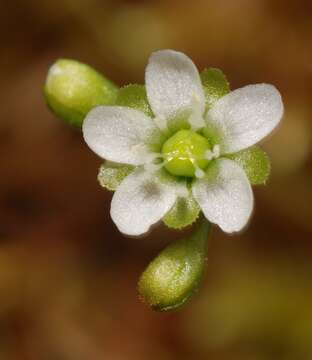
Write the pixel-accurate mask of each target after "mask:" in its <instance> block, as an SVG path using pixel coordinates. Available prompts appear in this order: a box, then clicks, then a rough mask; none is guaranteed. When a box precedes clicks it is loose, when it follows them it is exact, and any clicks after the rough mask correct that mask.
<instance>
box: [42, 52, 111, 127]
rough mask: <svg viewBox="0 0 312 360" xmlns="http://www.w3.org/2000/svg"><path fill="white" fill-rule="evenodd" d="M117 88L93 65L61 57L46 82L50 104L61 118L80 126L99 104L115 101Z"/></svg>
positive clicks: (46, 91)
mask: <svg viewBox="0 0 312 360" xmlns="http://www.w3.org/2000/svg"><path fill="white" fill-rule="evenodd" d="M117 90H118V88H117V87H116V86H115V85H114V84H113V83H112V82H111V81H109V80H108V79H106V78H105V77H104V76H102V75H101V74H99V73H98V72H97V71H95V70H94V69H92V68H91V67H90V66H88V65H85V64H82V63H80V62H78V61H75V60H67V59H60V60H58V61H56V62H55V64H53V65H52V66H51V68H50V69H49V72H48V76H47V79H46V83H45V86H44V96H45V98H46V101H47V104H48V106H49V107H50V108H51V110H52V111H53V112H54V113H55V114H56V115H57V116H58V117H59V118H61V119H63V120H65V121H66V122H68V123H70V124H71V125H75V126H77V127H81V125H82V121H83V119H84V118H85V116H86V114H87V113H88V112H89V111H90V110H91V109H92V108H94V107H95V106H98V105H113V104H114V103H115V99H116V95H117Z"/></svg>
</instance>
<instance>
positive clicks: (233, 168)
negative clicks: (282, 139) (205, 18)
mask: <svg viewBox="0 0 312 360" xmlns="http://www.w3.org/2000/svg"><path fill="white" fill-rule="evenodd" d="M145 79H146V91H147V97H148V101H149V104H150V106H151V109H152V111H153V113H154V115H155V118H153V119H152V118H149V117H148V116H146V115H145V114H144V113H142V112H140V111H137V110H134V109H131V108H127V107H119V106H99V107H97V108H95V109H93V110H92V111H91V112H90V113H89V114H88V115H87V117H86V119H85V120H84V123H83V135H84V139H85V141H86V143H87V144H88V145H89V147H90V148H91V149H92V150H93V151H94V152H95V153H96V154H97V155H99V156H100V157H102V158H104V159H106V160H109V161H113V162H117V163H122V164H130V165H135V166H136V169H135V170H134V172H133V173H131V174H130V175H128V176H127V177H126V178H125V179H124V180H123V181H122V183H121V184H120V186H119V187H118V188H117V190H116V192H115V194H114V196H113V200H112V204H111V216H112V219H113V221H114V222H115V224H116V225H117V227H118V228H119V230H120V231H121V232H123V233H125V234H129V235H140V234H142V233H145V232H146V231H148V229H149V228H150V226H151V225H153V224H155V223H156V222H158V221H159V220H160V219H161V218H162V217H163V216H164V215H165V214H166V213H167V212H168V211H169V210H170V209H171V208H172V206H173V205H174V203H175V201H176V200H177V198H178V197H181V196H187V194H188V191H189V190H188V189H189V187H187V186H186V182H185V181H182V180H181V179H183V178H181V177H178V176H177V177H174V176H172V175H169V174H168V175H167V176H165V175H164V173H165V172H166V171H164V170H161V169H160V168H161V167H162V166H163V165H165V166H166V159H165V162H163V163H159V162H157V163H156V162H155V159H158V160H159V159H160V158H164V155H163V154H162V153H161V149H162V145H163V143H164V141H165V140H166V137H168V128H170V124H171V122H172V121H173V120H174V119H176V118H177V116H178V115H179V116H181V114H183V116H184V118H185V119H186V120H187V121H188V122H189V124H190V127H191V129H192V131H193V132H197V131H198V132H199V131H201V132H200V134H204V135H205V136H206V137H207V138H208V140H211V139H213V145H214V146H213V147H212V148H211V149H209V150H207V151H206V152H205V160H207V162H209V164H208V166H206V167H205V168H204V169H203V168H201V167H200V166H198V165H197V164H196V161H193V160H194V159H193V158H191V155H190V160H191V161H192V163H193V164H194V167H195V172H194V174H195V177H194V179H193V181H192V184H191V191H192V194H193V196H194V198H195V199H196V201H197V202H198V204H199V205H200V207H201V210H202V212H203V213H204V215H205V217H206V218H207V219H208V220H209V221H210V222H212V223H215V224H218V225H219V226H220V227H221V228H222V229H223V230H224V231H226V232H229V233H231V232H236V231H239V230H241V229H242V228H243V227H244V226H245V225H246V224H247V222H248V220H249V218H250V215H251V213H252V209H253V193H252V189H251V185H250V183H249V181H248V179H247V176H246V174H245V172H244V170H243V169H242V168H241V167H240V166H239V165H238V164H237V163H236V162H234V161H232V160H230V159H228V158H225V157H223V155H226V154H231V153H234V152H237V151H239V150H242V149H245V148H248V147H250V146H251V145H254V144H255V143H257V142H258V141H260V140H261V139H263V138H264V137H265V136H267V135H268V134H269V133H270V132H271V131H272V130H273V129H274V128H275V127H276V126H277V124H278V123H279V121H280V119H281V117H282V114H283V103H282V100H281V96H280V94H279V92H278V91H277V89H276V88H275V87H273V86H272V85H267V84H256V85H249V86H245V87H243V88H241V89H237V90H234V91H232V92H230V93H229V94H227V95H225V96H224V97H222V98H221V99H219V100H217V101H216V102H215V104H214V105H213V107H212V108H211V109H210V110H209V111H207V112H205V96H204V90H203V87H202V83H201V80H200V76H199V73H198V71H197V69H196V67H195V65H194V64H193V62H192V61H191V60H190V59H189V58H188V57H187V56H186V55H184V54H182V53H179V52H175V51H172V50H162V51H158V52H155V53H153V54H152V55H151V57H150V59H149V63H148V66H147V68H146V74H145ZM171 135H172V134H171ZM210 137H211V139H210ZM205 141H206V140H205ZM211 160H213V161H211Z"/></svg>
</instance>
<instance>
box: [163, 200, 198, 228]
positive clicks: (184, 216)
mask: <svg viewBox="0 0 312 360" xmlns="http://www.w3.org/2000/svg"><path fill="white" fill-rule="evenodd" d="M199 213H200V207H199V206H198V203H197V201H195V199H194V198H193V196H191V195H189V196H188V197H179V198H178V199H177V200H176V202H175V204H174V205H173V207H172V209H171V210H170V211H169V212H168V213H167V214H166V215H165V216H164V217H163V219H162V221H163V223H164V224H165V225H166V226H168V227H169V228H171V229H176V230H180V229H183V228H184V227H186V226H189V225H191V224H193V223H194V222H195V221H196V220H197V219H198V216H199Z"/></svg>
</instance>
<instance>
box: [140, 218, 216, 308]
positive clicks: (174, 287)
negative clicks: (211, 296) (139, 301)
mask: <svg viewBox="0 0 312 360" xmlns="http://www.w3.org/2000/svg"><path fill="white" fill-rule="evenodd" d="M209 229H210V224H209V223H208V222H207V221H206V220H203V222H202V223H201V224H200V225H199V226H198V228H197V229H196V230H195V232H194V233H193V234H192V235H190V236H189V237H186V238H184V239H182V240H178V241H176V242H174V243H172V244H170V245H169V246H168V247H167V248H165V249H164V250H163V251H162V252H161V253H160V254H159V255H158V256H157V257H156V258H155V259H154V260H153V261H152V262H151V263H150V264H149V265H148V267H147V269H146V270H145V271H144V273H143V274H142V276H141V278H140V280H139V284H138V290H139V293H140V295H141V296H142V298H143V300H144V301H145V302H147V303H148V304H149V305H150V306H151V307H152V308H153V309H154V310H159V311H168V310H174V309H177V308H179V307H180V306H182V305H183V304H184V303H186V301H187V300H189V299H190V297H191V296H192V295H193V293H194V292H195V291H196V290H197V288H198V286H199V284H200V282H201V279H202V277H203V273H204V269H205V260H206V256H207V243H208V241H207V240H208V232H209Z"/></svg>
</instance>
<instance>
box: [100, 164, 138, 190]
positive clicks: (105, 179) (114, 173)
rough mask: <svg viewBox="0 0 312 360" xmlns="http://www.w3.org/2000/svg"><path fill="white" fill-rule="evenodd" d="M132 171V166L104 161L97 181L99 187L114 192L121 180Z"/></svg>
mask: <svg viewBox="0 0 312 360" xmlns="http://www.w3.org/2000/svg"><path fill="white" fill-rule="evenodd" d="M133 170H134V167H133V166H130V165H120V164H116V163H113V162H110V161H106V162H105V163H104V164H102V165H101V167H100V169H99V173H98V177H97V179H98V182H99V183H100V185H101V186H103V187H104V188H106V189H107V190H110V191H115V190H116V189H117V187H118V186H119V185H120V183H121V182H122V180H123V179H124V178H125V177H126V176H128V175H129V174H130V173H131V172H132V171H133Z"/></svg>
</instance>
